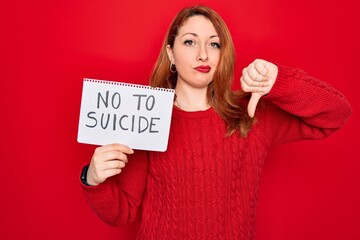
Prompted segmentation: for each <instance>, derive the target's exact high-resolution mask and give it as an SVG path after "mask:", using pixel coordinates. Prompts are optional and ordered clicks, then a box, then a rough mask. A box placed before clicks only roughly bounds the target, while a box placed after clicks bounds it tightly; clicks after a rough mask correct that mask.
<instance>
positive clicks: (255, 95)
mask: <svg viewBox="0 0 360 240" xmlns="http://www.w3.org/2000/svg"><path fill="white" fill-rule="evenodd" d="M261 96H262V95H260V94H258V93H253V94H251V98H250V101H249V104H248V107H247V111H248V114H249V116H250V117H251V118H253V117H254V116H255V110H256V106H257V104H258V102H259V100H260V98H261Z"/></svg>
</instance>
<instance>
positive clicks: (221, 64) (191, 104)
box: [82, 6, 351, 239]
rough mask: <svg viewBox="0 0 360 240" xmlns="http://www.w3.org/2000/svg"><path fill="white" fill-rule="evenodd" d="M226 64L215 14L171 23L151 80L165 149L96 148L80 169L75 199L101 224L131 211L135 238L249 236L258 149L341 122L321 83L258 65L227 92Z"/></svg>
mask: <svg viewBox="0 0 360 240" xmlns="http://www.w3.org/2000/svg"><path fill="white" fill-rule="evenodd" d="M234 62H235V57H234V48H233V43H232V40H231V36H230V33H229V31H228V28H227V27H226V25H225V23H224V22H223V20H222V19H221V17H220V16H219V15H218V14H217V13H216V12H214V11H213V10H212V9H210V8H207V7H203V6H198V7H191V8H186V9H183V10H182V11H181V12H180V13H179V14H178V15H177V16H176V18H175V19H174V21H173V23H172V25H171V27H170V28H169V30H168V33H167V36H166V39H165V41H164V43H163V46H162V49H161V52H160V55H159V58H158V60H157V62H156V64H155V67H154V70H153V73H152V76H151V85H152V86H154V87H167V88H174V89H175V92H176V98H175V101H174V108H173V114H172V121H171V128H170V136H169V143H168V149H167V151H166V152H144V151H136V152H134V151H133V150H132V149H130V148H129V147H127V146H124V145H122V144H110V145H105V146H102V147H99V148H97V149H96V150H95V152H94V155H93V157H92V159H91V162H90V165H89V166H86V167H85V168H84V169H83V171H82V183H83V185H82V186H83V189H84V194H85V197H86V198H87V200H88V202H89V204H90V206H91V207H92V208H93V209H94V210H95V212H96V213H97V214H98V215H99V216H100V217H101V218H102V219H103V220H104V221H105V222H107V223H109V224H111V225H123V224H126V223H128V222H130V221H133V220H134V219H135V218H136V215H137V210H138V208H139V206H140V205H141V208H142V212H141V224H140V229H139V232H138V235H137V239H253V237H254V231H255V209H256V203H257V193H258V186H259V181H260V175H261V172H262V167H263V163H264V159H265V157H266V154H267V151H268V149H269V148H270V147H272V146H274V145H277V144H280V143H286V142H291V141H296V140H300V139H322V138H325V137H327V136H329V135H330V134H331V133H333V132H334V131H336V130H337V129H339V128H340V127H341V126H343V124H344V123H345V121H346V120H347V119H348V117H349V116H350V115H351V107H350V106H349V104H348V102H347V100H346V99H345V97H344V96H343V95H342V94H341V93H339V92H338V91H336V90H335V89H333V88H332V87H331V86H329V85H328V84H326V83H324V82H321V81H319V80H317V79H315V78H312V77H310V76H308V75H307V74H306V73H304V72H303V71H301V70H298V69H292V68H288V67H284V66H276V65H274V64H272V63H270V62H267V61H264V60H256V61H254V62H253V63H251V64H250V65H249V66H248V67H247V68H245V69H244V70H243V74H242V77H241V79H240V81H241V86H242V90H243V91H244V92H245V93H244V92H240V91H238V92H234V91H232V90H231V86H232V80H233V73H234ZM246 93H248V94H246ZM260 98H262V100H261V104H259V106H257V105H258V101H259V99H260ZM256 108H257V110H256V114H255V109H256Z"/></svg>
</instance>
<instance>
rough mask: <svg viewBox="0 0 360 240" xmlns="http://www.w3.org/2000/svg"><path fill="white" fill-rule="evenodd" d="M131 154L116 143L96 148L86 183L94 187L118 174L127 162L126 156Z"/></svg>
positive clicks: (130, 151)
mask: <svg viewBox="0 0 360 240" xmlns="http://www.w3.org/2000/svg"><path fill="white" fill-rule="evenodd" d="M133 153H134V151H133V150H132V149H131V148H129V147H128V146H125V145H122V144H116V143H114V144H108V145H104V146H101V147H98V148H96V149H95V151H94V155H93V156H92V158H91V162H90V166H89V169H88V172H87V179H86V181H87V183H88V184H89V185H93V186H95V185H98V184H100V183H102V182H104V181H105V180H106V179H107V178H109V177H112V176H114V175H116V174H119V173H120V172H121V170H122V169H123V168H124V167H125V165H126V163H127V162H128V158H127V154H133Z"/></svg>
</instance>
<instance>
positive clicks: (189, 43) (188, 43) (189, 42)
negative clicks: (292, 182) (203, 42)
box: [184, 40, 195, 46]
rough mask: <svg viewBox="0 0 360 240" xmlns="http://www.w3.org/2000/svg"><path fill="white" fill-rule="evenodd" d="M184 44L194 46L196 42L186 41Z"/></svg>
mask: <svg viewBox="0 0 360 240" xmlns="http://www.w3.org/2000/svg"><path fill="white" fill-rule="evenodd" d="M184 44H185V45H189V46H191V45H194V44H195V42H194V41H193V40H185V41H184Z"/></svg>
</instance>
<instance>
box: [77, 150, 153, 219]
mask: <svg viewBox="0 0 360 240" xmlns="http://www.w3.org/2000/svg"><path fill="white" fill-rule="evenodd" d="M147 171H148V153H147V152H145V151H136V152H135V153H134V154H132V155H129V156H128V161H127V163H126V166H125V167H124V168H122V169H121V173H120V174H116V175H114V176H112V177H109V178H107V179H106V180H105V181H104V182H102V183H100V184H98V185H96V186H89V185H86V184H84V183H82V184H81V185H82V189H83V193H84V196H85V198H86V200H87V202H88V203H89V205H90V207H91V208H92V209H93V210H94V211H95V213H96V214H97V215H98V216H99V217H100V218H101V219H102V220H103V221H104V222H106V223H107V224H109V225H112V226H119V225H124V224H126V223H129V222H131V221H134V220H135V219H136V216H137V210H138V207H139V205H140V204H141V201H142V195H143V192H144V189H145V185H146V177H147Z"/></svg>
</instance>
